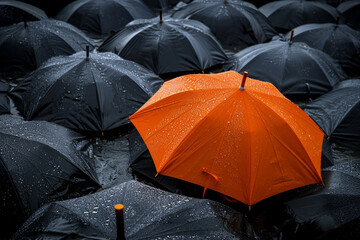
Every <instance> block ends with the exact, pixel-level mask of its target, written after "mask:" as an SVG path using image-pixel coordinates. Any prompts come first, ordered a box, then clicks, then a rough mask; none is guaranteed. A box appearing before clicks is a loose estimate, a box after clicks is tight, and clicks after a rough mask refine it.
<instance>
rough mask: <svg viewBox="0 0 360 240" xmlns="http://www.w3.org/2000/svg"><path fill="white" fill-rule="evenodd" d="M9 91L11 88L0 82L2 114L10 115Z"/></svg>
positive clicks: (0, 107) (0, 111)
mask: <svg viewBox="0 0 360 240" xmlns="http://www.w3.org/2000/svg"><path fill="white" fill-rule="evenodd" d="M9 90H10V86H9V85H8V84H7V83H4V82H1V81H0V114H6V113H10V101H9V98H8V92H9Z"/></svg>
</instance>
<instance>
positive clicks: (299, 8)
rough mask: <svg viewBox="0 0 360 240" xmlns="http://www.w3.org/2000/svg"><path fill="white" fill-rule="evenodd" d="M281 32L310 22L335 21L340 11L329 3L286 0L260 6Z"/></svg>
mask: <svg viewBox="0 0 360 240" xmlns="http://www.w3.org/2000/svg"><path fill="white" fill-rule="evenodd" d="M259 10H260V12H262V13H263V14H264V15H265V16H266V17H267V18H268V19H269V20H270V22H271V23H272V25H273V26H274V27H275V28H276V29H277V30H278V31H279V32H288V31H290V30H291V29H293V28H295V27H297V26H300V25H304V24H308V23H335V21H336V18H337V16H338V13H337V11H336V9H335V8H334V7H332V6H330V5H328V4H324V3H319V2H311V1H299V0H286V1H275V2H271V3H268V4H266V5H264V6H262V7H261V8H259Z"/></svg>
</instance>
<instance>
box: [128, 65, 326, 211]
mask: <svg viewBox="0 0 360 240" xmlns="http://www.w3.org/2000/svg"><path fill="white" fill-rule="evenodd" d="M244 75H245V74H244ZM242 79H243V80H244V81H243V82H242ZM245 80H246V76H245V77H244V78H243V76H242V75H240V74H239V73H237V72H234V71H230V72H224V73H219V74H193V75H186V76H182V77H178V78H175V79H173V80H171V81H168V82H165V84H164V85H163V86H162V87H161V88H160V89H159V91H158V92H157V93H156V94H155V95H154V96H153V97H152V98H150V100H149V101H148V102H147V103H145V105H143V106H142V107H141V108H140V109H139V110H138V111H137V112H136V113H135V114H133V115H132V116H131V117H130V120H131V122H132V123H133V124H134V125H135V126H136V128H137V130H138V131H139V133H140V134H141V136H142V138H143V139H144V141H145V143H146V145H147V147H148V149H149V151H150V153H151V156H152V158H153V160H154V163H155V166H156V170H157V172H158V174H162V175H166V176H171V177H175V178H179V179H182V180H185V181H188V182H191V183H195V184H198V185H201V186H204V187H205V189H206V188H210V189H212V190H215V191H217V192H220V193H223V194H225V195H227V196H230V197H232V198H234V199H236V200H239V201H241V202H243V203H245V204H247V205H250V206H251V205H253V204H255V203H257V202H259V201H261V200H263V199H265V198H268V197H270V196H273V195H275V194H278V193H281V192H284V191H287V190H290V189H293V188H297V187H301V186H305V185H308V184H313V183H318V182H322V179H321V170H320V169H321V166H320V164H321V162H320V161H321V149H322V141H323V136H324V133H323V132H322V130H321V129H320V128H319V127H318V126H317V125H316V124H315V123H314V122H313V121H312V120H311V119H310V117H309V116H308V115H307V114H306V113H305V112H303V111H302V110H301V109H300V108H298V107H297V106H296V105H295V104H293V103H292V102H290V101H289V100H288V99H286V98H285V97H284V96H283V95H282V94H281V93H280V92H279V91H278V90H277V89H276V88H275V87H274V86H273V85H272V84H270V83H268V82H262V81H257V80H254V79H250V78H248V79H247V81H246V86H245V87H244V83H245ZM241 85H242V87H240V86H241Z"/></svg>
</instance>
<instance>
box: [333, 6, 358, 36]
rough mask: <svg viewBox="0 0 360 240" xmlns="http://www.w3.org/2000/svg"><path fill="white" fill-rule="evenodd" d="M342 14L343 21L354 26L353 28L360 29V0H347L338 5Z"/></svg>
mask: <svg viewBox="0 0 360 240" xmlns="http://www.w3.org/2000/svg"><path fill="white" fill-rule="evenodd" d="M337 10H338V12H339V13H340V15H341V22H342V23H344V24H346V25H348V26H350V27H352V28H353V29H356V30H360V2H359V1H346V2H343V3H341V4H340V5H339V6H338V7H337Z"/></svg>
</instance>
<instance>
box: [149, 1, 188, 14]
mask: <svg viewBox="0 0 360 240" xmlns="http://www.w3.org/2000/svg"><path fill="white" fill-rule="evenodd" d="M142 1H143V2H144V3H145V4H146V5H147V6H149V8H151V9H153V10H154V11H157V12H158V11H160V10H167V9H170V8H172V7H173V6H175V5H176V4H177V3H179V2H180V1H182V2H184V3H186V2H190V1H191V0H142Z"/></svg>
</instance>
